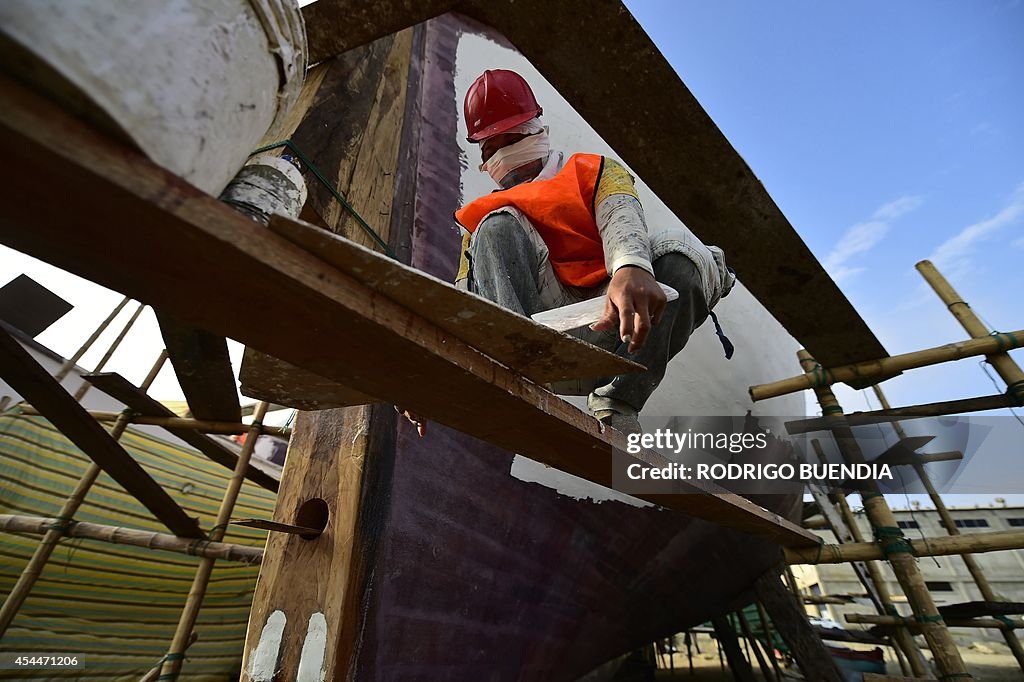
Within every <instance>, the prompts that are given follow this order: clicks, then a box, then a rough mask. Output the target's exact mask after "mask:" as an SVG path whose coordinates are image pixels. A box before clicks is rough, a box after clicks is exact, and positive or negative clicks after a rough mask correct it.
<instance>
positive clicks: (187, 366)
mask: <svg viewBox="0 0 1024 682" xmlns="http://www.w3.org/2000/svg"><path fill="white" fill-rule="evenodd" d="M156 319H157V322H159V323H160V333H161V334H163V337H164V346H165V347H166V348H167V357H168V358H170V360H171V365H172V366H173V367H174V374H175V376H177V377H178V384H179V385H180V386H181V390H182V392H183V393H184V394H185V400H186V401H187V402H188V408H189V410H190V411H191V412H192V416H194V417H195V418H196V419H204V420H208V421H217V422H237V421H241V419H242V410H241V408H240V407H239V404H238V391H237V389H236V388H235V372H234V370H232V369H231V358H230V357H228V342H227V340H226V339H225V338H224V337H223V336H218V335H217V334H211V333H209V332H207V331H203V330H202V329H196V328H195V327H192V326H190V325H187V324H183V323H182V322H181V321H180V320H178V319H177V318H175V317H174V316H173V315H169V314H167V313H164V312H162V311H157V314H156Z"/></svg>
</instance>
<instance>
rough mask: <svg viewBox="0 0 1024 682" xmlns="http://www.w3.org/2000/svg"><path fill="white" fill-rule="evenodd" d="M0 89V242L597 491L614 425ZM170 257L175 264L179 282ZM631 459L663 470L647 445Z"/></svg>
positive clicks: (772, 524)
mask: <svg viewBox="0 0 1024 682" xmlns="http://www.w3.org/2000/svg"><path fill="white" fill-rule="evenodd" d="M0 95H2V97H3V99H4V101H5V106H4V107H3V108H2V109H0V143H2V144H3V146H4V148H5V149H6V150H7V152H8V159H9V160H10V162H11V163H12V164H14V165H12V166H11V167H16V168H18V169H19V172H18V173H12V174H11V177H9V178H7V179H5V181H4V183H3V184H2V186H0V199H3V200H5V201H6V202H7V204H8V205H9V210H5V211H4V212H3V214H2V215H0V239H2V240H3V242H4V243H6V244H8V245H9V246H12V247H14V248H16V249H19V250H21V251H23V252H25V253H29V254H32V255H34V256H36V257H39V258H42V259H43V260H46V261H48V262H50V263H53V264H54V265H57V266H58V267H62V268H64V269H66V270H69V271H71V272H74V273H76V274H79V275H81V276H83V277H86V278H89V279H92V280H93V281H96V282H98V283H101V284H103V285H105V286H107V287H110V288H113V289H116V290H121V291H125V292H130V293H131V294H132V295H133V296H134V297H135V298H137V299H139V300H142V301H147V302H151V303H152V304H154V305H156V306H158V307H161V308H162V309H166V310H168V311H169V312H171V313H172V314H174V315H177V316H178V317H180V318H181V319H182V320H184V321H186V322H188V323H189V324H194V325H195V326H197V327H201V328H204V329H209V330H210V331H211V332H214V333H217V334H223V335H224V336H227V337H230V338H234V339H237V340H239V341H241V342H243V343H246V344H247V345H251V346H253V347H254V348H257V349H258V350H260V351H262V352H265V353H268V354H270V355H274V356H275V357H279V358H281V359H283V360H285V361H287V362H290V363H292V364H294V365H297V366H299V367H303V368H304V369H309V370H310V371H313V372H316V373H317V374H320V375H321V376H324V377H327V378H330V379H334V380H336V381H338V382H340V383H344V384H346V385H349V386H352V387H353V388H355V389H357V390H359V391H365V392H366V393H367V394H369V395H375V396H380V397H381V399H384V400H388V401H390V402H393V403H401V404H402V405H403V406H404V407H406V408H407V409H410V410H413V411H415V412H417V413H419V414H422V415H424V416H426V417H428V418H431V419H434V420H436V421H439V422H441V423H444V424H446V425H448V426H451V427H452V428H455V429H459V430H461V431H464V432H466V433H468V434H470V435H473V436H476V437H478V438H481V439H484V440H486V441H488V442H489V443H491V444H493V445H495V446H497V447H500V448H505V449H508V450H511V451H513V452H518V453H521V454H523V455H524V456H527V457H531V458H533V459H535V460H537V461H540V462H543V463H545V464H547V465H549V466H553V467H555V468H558V469H561V470H563V471H566V472H568V473H571V474H573V475H576V476H579V477H581V478H584V479H587V480H589V481H592V482H594V483H597V484H599V485H604V486H609V487H610V486H611V485H612V451H613V448H616V449H618V450H621V451H625V450H626V439H625V437H624V436H623V435H622V434H621V433H619V432H617V431H614V430H612V429H607V428H606V427H605V426H604V425H603V424H601V423H600V422H598V421H597V420H596V419H594V418H593V417H591V416H589V415H587V414H585V413H583V412H582V411H580V410H579V409H578V408H576V407H574V406H572V405H571V404H569V403H568V402H566V401H564V400H562V399H560V398H558V397H557V396H555V395H554V394H552V393H550V392H549V391H547V390H545V389H544V388H542V387H541V386H538V385H537V384H535V383H533V382H530V381H529V380H527V379H524V378H523V377H522V376H521V375H519V374H518V373H517V372H515V371H514V370H512V369H510V368H508V367H505V366H504V365H502V364H501V363H499V362H497V361H496V360H494V359H493V358H491V357H489V356H488V355H487V354H486V352H487V349H479V350H478V349H475V348H472V347H471V346H469V345H467V344H466V343H465V342H463V341H462V340H461V339H459V338H457V337H454V336H452V335H450V334H448V333H446V332H444V331H443V330H442V329H440V328H439V327H438V326H437V325H436V324H435V323H434V321H432V320H431V319H430V318H429V317H428V316H429V314H430V311H429V310H422V311H417V312H413V311H411V310H409V309H406V308H403V307H402V306H400V305H398V304H397V303H395V302H393V301H391V300H390V299H388V298H386V297H384V296H382V295H381V294H379V293H377V292H375V291H373V290H372V289H370V288H369V287H367V286H365V285H364V284H363V283H362V282H360V281H359V280H358V279H356V278H353V277H351V276H348V275H346V274H345V273H342V272H339V271H338V270H337V269H336V268H333V267H331V266H330V265H328V264H326V263H324V262H323V261H322V260H320V259H318V258H317V257H316V256H315V255H314V254H311V253H309V252H307V251H305V250H303V249H301V248H299V247H297V246H296V245H294V244H292V243H291V242H289V241H288V240H286V239H284V238H282V237H280V236H279V235H276V234H274V233H273V232H271V231H268V230H262V229H257V228H256V227H255V226H254V225H253V223H252V221H250V220H247V219H246V218H244V217H243V216H240V215H238V214H237V213H236V212H234V211H232V210H231V209H230V208H229V207H227V206H225V205H223V204H222V203H220V202H218V201H217V200H216V199H213V198H212V197H209V196H207V195H205V194H202V193H201V192H199V191H198V190H196V189H195V188H193V187H191V186H189V185H188V184H186V183H185V182H184V181H182V180H181V179H180V178H177V177H176V176H173V175H172V174H170V173H168V172H166V171H164V170H163V169H161V168H159V167H157V166H155V165H154V164H152V163H151V162H149V161H148V160H147V159H145V158H143V157H141V156H140V155H138V154H137V153H135V152H133V151H131V150H129V149H127V148H125V147H123V146H121V145H119V144H118V143H116V142H114V141H112V140H109V139H108V138H105V137H103V136H101V135H100V134H99V133H97V132H95V131H93V130H91V129H89V128H87V127H86V126H85V125H84V124H83V123H81V122H80V121H77V120H75V119H73V118H72V117H70V116H68V115H67V114H66V113H65V112H63V111H60V110H59V109H57V108H56V107H55V106H53V105H52V104H50V103H49V102H47V101H44V100H42V99H40V98H39V97H37V96H35V95H33V94H31V93H29V92H27V91H26V90H24V89H23V88H21V87H20V86H18V85H16V84H14V83H12V82H10V81H8V80H0ZM43 178H45V179H46V182H45V183H43V182H40V179H43ZM54 185H58V186H60V187H62V188H63V191H64V193H65V199H66V201H68V202H73V203H74V204H75V205H76V206H78V207H79V209H78V210H76V211H74V212H72V213H70V214H69V213H68V212H67V211H64V210H61V208H60V207H59V206H57V205H56V204H55V202H53V201H52V197H51V196H50V195H49V192H48V190H47V188H48V187H50V186H54ZM310 229H315V228H310ZM112 245H114V246H116V248H112ZM125 253H130V254H131V256H132V257H131V258H125V257H124V256H123V254H125ZM377 257H378V258H380V259H381V260H382V261H386V262H387V263H389V264H391V266H392V267H394V268H396V270H398V269H404V268H405V266H402V265H400V264H398V263H396V262H394V261H391V260H390V259H387V258H386V257H385V256H379V255H378V256H377ZM182 263H188V266H189V267H188V271H187V276H186V277H183V276H182V265H181V264H182ZM241 286H244V287H245V288H246V289H247V290H248V291H250V292H251V294H252V295H253V297H254V298H255V299H256V300H260V301H261V310H262V311H263V313H264V315H263V317H262V319H259V320H256V321H255V322H252V321H250V320H248V319H247V318H246V317H245V316H241V315H238V311H237V304H236V302H235V300H234V298H233V297H231V296H227V295H218V293H219V292H230V291H234V290H237V289H238V288H239V287H241ZM437 286H445V285H443V284H437ZM196 300H202V301H203V305H201V306H197V305H195V301H196ZM268 320H272V321H273V323H268V322H267V321H268ZM523 342H524V343H529V342H530V339H528V338H527V339H523ZM635 458H636V459H637V460H639V461H643V462H646V463H648V464H653V465H660V466H664V465H667V464H668V460H666V459H665V458H664V457H662V456H660V455H658V454H657V453H655V452H653V451H647V450H644V451H641V452H640V453H638V454H637V455H635ZM681 490H682V491H683V493H684V494H679V495H673V496H665V495H651V496H647V497H649V498H650V499H651V501H654V502H655V503H657V504H661V505H662V506H666V507H670V508H672V509H676V510H678V511H681V512H684V513H687V514H689V515H691V516H694V517H697V518H702V519H706V520H709V521H712V522H714V523H718V524H721V525H725V526H729V527H732V528H735V529H737V530H741V531H746V532H751V533H759V534H762V535H764V536H766V537H769V538H772V539H773V540H775V541H776V542H778V543H780V544H783V545H787V546H794V547H798V546H817V544H818V543H819V541H818V538H817V536H815V535H814V534H813V533H811V532H810V531H807V530H804V529H802V528H800V527H799V526H797V525H795V524H793V523H791V522H789V521H787V520H786V519H783V518H782V517H780V516H779V515H777V514H774V513H772V512H769V511H768V510H766V509H764V508H762V507H760V506H758V505H756V504H754V503H753V502H750V501H749V500H746V499H744V498H742V497H740V496H738V495H735V494H732V493H728V492H726V491H724V490H723V489H721V488H719V487H717V486H713V485H709V484H701V483H697V482H690V483H686V484H684V485H683V486H682V487H681ZM687 491H688V492H690V493H696V494H685V493H686V492H687ZM645 499H646V497H645Z"/></svg>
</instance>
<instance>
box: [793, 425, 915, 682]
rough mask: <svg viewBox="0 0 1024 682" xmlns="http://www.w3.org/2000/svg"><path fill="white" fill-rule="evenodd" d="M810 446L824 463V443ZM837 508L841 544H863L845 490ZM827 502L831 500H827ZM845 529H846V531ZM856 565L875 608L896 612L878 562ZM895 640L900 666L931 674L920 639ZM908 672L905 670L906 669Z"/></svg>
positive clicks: (898, 634) (899, 636)
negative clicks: (899, 654) (822, 447)
mask: <svg viewBox="0 0 1024 682" xmlns="http://www.w3.org/2000/svg"><path fill="white" fill-rule="evenodd" d="M811 446H812V447H813V448H814V452H815V454H816V455H817V457H818V459H819V460H820V461H821V462H822V463H823V464H824V463H825V462H826V461H827V460H826V458H825V453H824V452H823V451H822V449H821V443H820V442H819V441H818V440H817V439H815V440H812V441H811ZM835 497H836V507H837V508H838V509H839V517H840V518H839V520H838V522H839V523H841V524H842V527H841V528H840V527H837V528H833V532H836V531H837V530H838V531H839V532H836V539H837V540H839V542H840V544H853V543H861V544H866V543H864V534H863V533H862V532H861V530H860V526H859V525H858V524H857V517H856V516H854V514H853V510H852V509H850V505H849V503H848V502H847V501H846V495H845V494H844V493H843V492H842V491H837V492H836V495H835ZM825 503H826V504H828V501H827V500H826V502H825ZM843 531H845V532H843ZM851 563H852V565H853V567H854V572H856V573H857V576H858V577H859V578H860V579H861V584H862V585H864V588H865V589H866V590H867V591H868V593H869V594H872V595H873V596H872V602H874V603H875V608H876V609H877V610H878V612H879V613H880V614H889V615H896V614H897V613H898V611H897V610H896V605H895V604H893V601H892V594H891V593H890V592H889V587H888V585H887V584H886V582H885V575H884V574H883V573H882V568H881V566H879V564H878V563H877V562H875V561H864V562H863V563H862V564H861V563H858V562H851ZM858 566H863V571H864V572H863V573H862V572H861V571H860V570H859V569H858ZM892 639H893V642H894V643H895V645H896V646H895V647H894V648H895V649H896V651H897V652H902V654H903V655H904V656H905V657H906V663H905V662H904V659H903V658H900V659H899V660H900V665H901V667H902V666H903V665H905V664H906V665H909V666H910V672H911V673H912V674H914V675H917V676H924V675H927V674H928V665H927V661H925V659H924V656H923V655H922V654H921V649H920V648H919V647H918V646H917V642H915V641H914V638H913V637H912V636H911V635H910V633H909V632H907V631H906V630H896V631H895V632H894V633H893V637H892ZM904 672H906V671H904Z"/></svg>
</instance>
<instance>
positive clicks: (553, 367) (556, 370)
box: [270, 216, 641, 384]
mask: <svg viewBox="0 0 1024 682" xmlns="http://www.w3.org/2000/svg"><path fill="white" fill-rule="evenodd" d="M270 229H271V230H272V231H273V232H276V233H277V234H279V235H281V236H282V237H285V238H286V239H288V240H289V241H291V242H292V243H294V244H297V245H299V246H301V247H302V248H304V249H305V250H307V251H309V252H311V253H314V254H316V256H317V257H318V258H320V259H321V260H323V261H324V262H326V263H329V264H330V265H333V266H334V267H336V268H338V270H340V271H341V272H344V273H346V274H349V275H351V276H353V277H354V278H358V279H359V280H360V282H361V283H362V284H364V285H365V286H366V287H368V288H369V289H370V290H371V291H372V292H374V293H376V294H380V295H383V296H386V297H387V298H389V299H391V300H393V301H395V302H396V303H398V304H400V305H403V306H405V307H406V308H408V309H410V310H418V311H423V312H425V313H426V312H429V316H430V320H431V322H433V323H434V324H436V325H437V326H438V327H439V328H440V329H442V330H443V331H445V332H446V333H448V334H451V335H452V336H456V337H458V338H460V339H461V340H463V341H465V342H466V343H467V344H469V345H470V346H472V347H474V348H478V349H480V350H482V351H484V352H486V353H487V354H488V355H490V356H491V357H493V358H494V359H495V360H497V361H499V362H501V363H502V364H503V365H505V366H506V367H513V368H515V369H516V371H517V372H519V373H520V374H522V375H523V376H525V377H526V378H528V379H531V380H533V381H535V382H537V383H538V384H544V383H550V382H553V381H561V380H564V379H584V378H591V377H604V376H614V375H616V374H625V373H627V372H630V371H637V370H639V369H641V366H640V365H637V364H636V363H634V362H631V361H629V360H626V359H624V358H620V357H619V356H617V355H613V354H612V353H608V352H606V351H603V350H601V349H599V348H596V347H594V346H591V345H590V344H588V343H585V342H583V341H580V340H579V339H577V338H575V337H572V336H569V335H568V334H563V333H560V332H556V331H555V330H553V329H549V328H548V327H545V326H543V325H540V324H537V323H535V322H533V321H532V320H530V319H529V318H528V317H524V316H522V315H517V314H515V313H513V312H511V311H509V310H506V309H505V308H502V307H501V306H499V305H497V304H495V303H492V302H491V301H489V300H487V299H486V298H483V297H482V296H477V295H476V294H472V293H469V292H466V291H460V290H458V289H456V288H455V287H453V286H451V285H450V284H448V283H447V282H442V281H441V280H440V279H437V278H436V277H432V276H431V275H428V274H426V273H424V272H421V271H419V270H416V269H413V268H411V267H408V266H406V265H402V264H401V263H398V262H396V261H394V260H391V259H388V258H385V257H382V256H381V255H380V254H378V253H376V252H374V251H371V250H370V249H368V248H366V247H362V246H360V245H359V244H356V243H354V242H351V241H348V240H346V239H344V238H342V237H339V236H338V235H335V234H331V233H330V232H325V231H324V230H320V229H317V228H315V227H312V226H311V225H306V224H304V223H301V222H298V221H294V220H288V219H286V218H282V217H280V216H274V217H272V218H271V220H270Z"/></svg>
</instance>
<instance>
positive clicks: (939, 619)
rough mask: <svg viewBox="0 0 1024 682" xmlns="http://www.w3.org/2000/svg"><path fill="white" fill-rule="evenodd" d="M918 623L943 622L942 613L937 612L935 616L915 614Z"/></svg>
mask: <svg viewBox="0 0 1024 682" xmlns="http://www.w3.org/2000/svg"><path fill="white" fill-rule="evenodd" d="M914 620H916V621H917V622H918V623H941V622H942V615H941V614H938V613H936V614H935V615H934V616H914Z"/></svg>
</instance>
